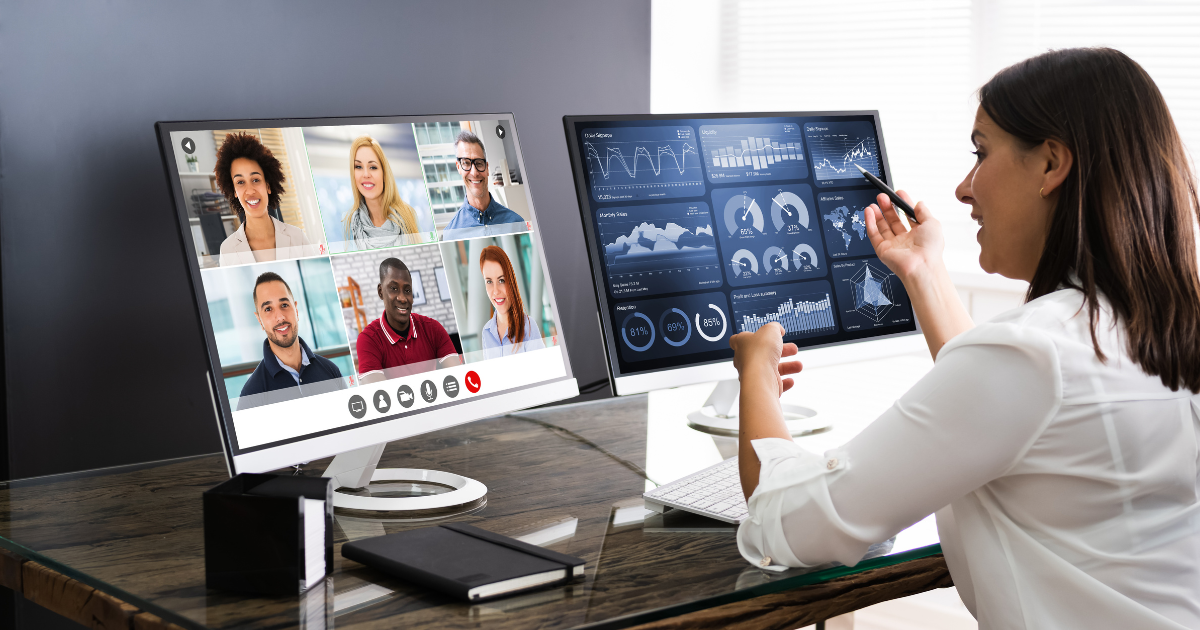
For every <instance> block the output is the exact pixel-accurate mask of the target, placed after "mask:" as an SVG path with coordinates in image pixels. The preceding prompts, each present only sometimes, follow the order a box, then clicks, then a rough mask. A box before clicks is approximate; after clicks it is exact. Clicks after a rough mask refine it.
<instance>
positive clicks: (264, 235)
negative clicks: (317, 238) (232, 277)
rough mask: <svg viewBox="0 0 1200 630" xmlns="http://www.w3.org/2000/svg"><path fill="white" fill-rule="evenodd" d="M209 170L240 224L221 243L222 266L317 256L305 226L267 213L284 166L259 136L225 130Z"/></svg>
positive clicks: (274, 203) (276, 203)
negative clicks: (214, 163)
mask: <svg viewBox="0 0 1200 630" xmlns="http://www.w3.org/2000/svg"><path fill="white" fill-rule="evenodd" d="M213 174H214V175H216V177H217V187H219V188H220V189H221V193H222V194H224V195H225V198H226V199H228V200H229V206H230V207H231V208H233V210H234V211H235V212H237V215H238V219H239V220H240V221H241V223H242V225H241V226H240V227H238V229H237V231H236V232H234V233H233V234H230V235H229V238H226V239H225V241H224V242H223V243H221V265H222V266H228V265H244V264H248V263H253V262H266V261H271V260H282V259H287V258H300V257H303V256H315V255H317V253H318V252H317V247H316V246H315V245H313V244H312V243H310V242H309V240H308V237H307V236H305V235H304V231H303V230H301V229H300V228H298V227H295V226H292V225H288V224H286V223H284V222H283V221H280V220H278V219H276V218H274V217H272V216H271V214H270V209H271V208H276V209H277V208H279V195H280V194H282V193H283V192H284V188H283V181H284V179H285V178H284V175H283V165H281V164H280V163H279V160H277V159H276V158H275V156H274V155H273V154H272V153H271V150H270V149H268V148H267V147H265V146H263V143H262V142H259V140H258V138H256V137H254V136H253V135H252V134H248V133H244V132H243V133H231V134H228V135H226V136H225V141H224V142H222V143H221V147H220V148H219V149H217V165H216V167H215V168H214V169H213Z"/></svg>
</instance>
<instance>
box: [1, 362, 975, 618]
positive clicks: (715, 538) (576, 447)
mask: <svg viewBox="0 0 1200 630" xmlns="http://www.w3.org/2000/svg"><path fill="white" fill-rule="evenodd" d="M877 363H884V362H877ZM886 363H888V364H889V365H890V366H891V368H889V369H888V371H889V372H891V376H889V378H890V379H891V380H890V381H888V382H885V383H881V384H880V386H879V387H877V388H875V391H874V393H873V394H871V395H868V396H863V395H859V394H852V392H853V391H854V389H855V388H856V387H857V386H858V385H860V384H861V382H862V381H861V379H860V377H861V376H862V369H863V368H862V365H860V366H859V368H854V366H848V367H847V366H842V367H839V368H826V369H825V371H821V370H813V371H812V372H813V374H812V375H809V374H806V375H805V377H804V378H802V379H801V387H805V386H806V385H811V386H812V387H809V388H808V389H809V391H812V392H814V394H813V397H810V398H808V399H805V400H803V401H802V402H804V404H807V405H808V406H814V407H816V408H817V409H818V410H819V411H820V412H821V413H826V412H828V413H831V414H833V415H835V416H836V415H837V414H838V413H843V412H844V413H853V414H854V416H855V419H853V420H851V419H850V417H849V416H846V417H845V418H836V417H835V418H834V420H835V424H834V427H835V429H834V430H833V431H829V432H828V433H824V434H821V435H815V436H811V438H799V441H800V443H801V444H802V445H806V446H808V447H810V448H811V449H812V450H815V451H818V452H819V451H821V450H824V449H825V448H829V447H830V446H831V445H833V444H835V443H841V442H844V441H845V440H846V439H849V437H851V436H852V435H853V434H854V433H856V432H857V430H858V429H860V428H861V426H864V425H865V424H866V422H868V421H869V420H870V419H872V418H874V417H875V415H877V414H878V412H879V411H882V408H883V407H886V406H887V405H888V404H890V401H891V400H893V399H894V398H895V396H896V395H898V394H899V393H900V392H901V391H903V389H905V388H907V387H908V385H909V384H911V382H914V381H915V380H916V379H917V378H919V377H920V376H921V375H922V374H923V373H924V371H925V370H927V369H928V365H926V364H928V363H929V361H928V359H927V358H925V359H924V360H922V359H921V358H920V357H916V356H913V357H907V358H905V357H901V358H897V359H889V360H887V362H886ZM864 365H865V364H864ZM881 367H882V366H878V365H874V364H873V365H872V369H880V368H881ZM897 374H901V375H905V376H896V375H897ZM823 380H827V381H828V383H824V382H823ZM838 383H842V385H840V386H839V385H838ZM839 387H840V388H841V389H839ZM709 388H711V386H709ZM896 390H898V391H896ZM816 392H820V399H817V398H816ZM707 393H708V392H707V390H706V389H705V388H704V387H703V386H698V387H694V388H681V389H678V390H671V391H669V392H661V393H656V394H654V395H651V396H633V397H627V398H621V399H610V400H606V401H601V402H596V403H583V404H578V405H571V406H565V407H558V408H550V409H544V410H535V411H527V412H522V413H518V414H513V415H509V416H501V417H496V418H491V419H487V420H482V421H479V422H475V423H471V424H467V425H463V426H460V427H455V428H453V429H448V430H444V431H439V432H436V433H430V434H427V435H423V436H418V437H416V438H411V439H407V440H402V441H399V442H395V443H393V444H391V445H389V447H388V449H387V451H386V452H385V454H384V456H383V460H382V461H381V463H380V464H381V466H391V467H411V468H433V469H439V470H448V471H454V472H457V473H460V474H464V475H467V476H469V477H473V478H475V479H478V480H480V481H482V482H483V483H484V484H486V485H487V486H488V495H487V498H486V504H484V505H481V506H477V507H475V508H474V509H473V511H471V512H469V513H466V514H459V515H457V516H454V517H451V518H453V519H454V520H461V521H465V522H470V523H474V524H476V525H478V526H480V527H483V528H485V529H489V530H492V531H496V532H500V533H502V534H507V535H510V536H518V537H523V538H524V539H525V540H527V541H530V542H534V543H536V544H542V545H545V546H546V547H548V548H550V549H554V550H556V551H560V552H563V553H567V554H571V555H575V556H579V557H581V558H583V559H584V560H586V562H587V573H586V577H585V578H583V579H580V580H577V581H576V582H574V583H572V584H569V585H567V586H561V587H557V588H551V589H546V590H542V591H535V592H532V593H528V594H523V595H516V596H513V597H510V598H507V599H500V600H497V601H492V602H484V603H479V604H474V605H472V604H467V603H462V602H458V601H456V600H452V599H450V598H448V597H445V596H442V595H440V594H438V593H436V592H433V591H429V590H426V589H423V588H420V587H418V586H415V585H411V584H408V583H406V582H403V581H401V580H398V579H395V578H391V577H389V576H387V575H384V574H382V573H379V572H376V571H374V570H372V569H369V568H367V567H364V566H362V565H359V564H358V563H355V562H353V561H350V560H346V559H344V558H342V557H341V553H340V547H341V544H342V543H344V542H346V541H349V540H356V539H360V538H364V537H369V536H377V535H381V534H384V533H392V532H397V531H402V530H404V529H407V528H413V527H422V526H427V525H429V524H431V522H430V521H423V522H413V521H402V520H399V519H395V518H386V517H385V518H377V517H375V516H374V515H372V514H367V513H358V514H354V515H350V514H343V513H341V512H338V513H337V514H336V516H335V525H334V542H335V549H334V567H333V571H332V572H331V574H330V575H329V577H327V578H326V580H325V583H324V585H318V586H316V587H314V588H313V589H312V590H310V591H309V592H308V593H306V594H305V595H302V596H296V597H279V598H263V597H246V596H241V595H235V594H229V593H224V592H219V591H211V590H208V589H206V588H205V586H204V548H203V531H202V521H201V502H200V495H201V493H202V492H204V491H205V490H206V489H208V488H211V487H212V486H214V485H216V484H218V483H220V482H221V481H224V480H225V479H226V478H227V474H226V471H225V463H224V460H223V458H222V457H220V456H203V457H197V458H191V459H187V460H177V461H172V462H161V463H157V464H148V465H142V466H139V467H135V468H132V469H131V468H128V467H126V468H122V469H113V470H104V471H93V472H86V473H74V474H68V475H60V476H55V477H48V478H41V479H33V480H25V481H14V482H10V483H7V484H2V485H0V583H2V584H3V585H5V586H7V587H9V588H13V589H14V590H17V592H20V593H23V594H24V595H25V597H26V598H28V599H30V600H31V601H33V602H35V603H38V604H40V605H43V606H45V607H47V608H50V609H51V610H55V611H56V612H59V613H60V614H64V615H65V616H68V617H71V618H75V619H77V620H81V621H85V622H87V623H85V625H91V626H93V627H130V628H170V627H179V628H234V627H237V628H307V629H314V628H364V629H366V628H392V627H408V628H493V627H494V628H533V627H537V628H581V627H586V628H626V627H645V628H654V627H660V626H662V627H666V626H668V625H669V626H670V627H672V628H680V627H698V628H706V627H707V628H718V627H719V628H728V627H739V624H747V625H746V627H776V626H779V627H782V626H788V627H792V628H795V627H798V626H802V625H805V624H809V623H813V622H816V621H821V620H823V619H826V618H829V617H832V616H835V615H838V614H842V613H845V612H848V611H850V610H854V609H857V608H860V607H863V606H867V605H870V604H874V603H877V602H879V601H885V600H888V599H893V598H895V597H900V596H904V595H909V594H912V593H916V592H920V591H924V590H929V589H931V588H937V587H945V586H950V585H951V583H950V578H949V575H948V573H947V571H946V568H945V564H944V561H943V560H942V558H941V549H940V547H938V545H937V544H936V532H935V531H934V532H933V533H932V534H931V533H930V532H931V531H932V530H931V526H930V523H929V522H928V521H923V522H922V523H919V524H917V525H916V526H914V527H913V528H910V530H906V531H905V532H902V533H901V534H900V535H899V536H898V537H897V539H896V540H895V542H894V544H892V545H891V548H890V550H883V551H886V553H884V555H880V556H878V557H874V558H871V559H868V560H864V561H863V562H861V563H859V564H858V565H857V566H856V567H854V568H852V569H850V568H846V567H841V566H830V567H822V568H818V569H815V570H791V571H788V572H785V573H781V574H775V573H768V572H765V571H761V570H759V569H757V568H754V567H751V566H749V565H748V564H747V563H746V562H745V560H743V559H742V558H741V556H740V555H739V554H738V551H737V545H736V541H735V531H734V529H733V528H732V526H724V525H723V524H719V523H716V522H714V521H708V520H706V519H691V518H674V517H669V516H671V515H667V516H659V515H654V516H651V517H649V518H644V517H645V516H646V515H645V514H644V511H643V510H642V509H641V508H640V504H641V503H640V497H641V493H642V492H643V491H645V489H646V488H647V487H653V486H648V484H649V483H650V482H649V481H648V480H647V477H649V478H650V479H654V480H655V481H657V482H659V483H666V482H667V481H670V480H672V479H674V478H677V477H679V476H682V475H684V474H687V473H688V472H691V471H694V470H698V469H700V468H702V467H704V466H707V465H708V464H711V463H714V462H715V461H718V460H719V456H718V455H717V454H716V453H717V451H716V448H715V446H713V445H712V441H711V439H710V438H708V436H704V435H703V434H699V433H696V432H694V431H691V430H690V429H687V428H686V421H685V420H683V421H681V420H680V418H683V416H684V415H686V413H687V412H688V411H689V410H690V409H692V408H694V407H695V406H698V405H699V403H700V402H701V401H703V399H704V397H705V395H706V394H707ZM872 396H874V398H872ZM880 405H882V407H880ZM847 410H848V411H847ZM872 414H873V415H872ZM856 427H857V428H856ZM805 440H811V442H805ZM325 463H326V462H324V461H320V462H312V463H311V464H310V465H308V466H306V467H305V474H311V475H317V474H319V473H320V471H322V470H323V469H324V464H325ZM97 620H103V624H104V625H102V626H101V625H98V624H99V623H100V621H97Z"/></svg>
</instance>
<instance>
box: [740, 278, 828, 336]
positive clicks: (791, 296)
mask: <svg viewBox="0 0 1200 630" xmlns="http://www.w3.org/2000/svg"><path fill="white" fill-rule="evenodd" d="M832 293H833V292H832V291H831V290H830V286H829V283H828V282H826V281H824V280H818V281H815V282H798V283H793V284H782V285H775V286H770V287H762V288H757V289H741V290H738V291H734V292H733V293H731V294H730V296H729V297H730V299H731V300H732V302H733V317H734V321H735V322H736V323H737V329H738V332H754V331H756V330H758V329H759V328H761V327H762V326H763V325H765V324H768V323H770V322H778V323H779V325H781V326H783V330H784V331H785V332H784V338H785V339H788V340H792V339H799V338H803V337H813V336H817V335H830V334H833V333H835V332H837V322H836V321H835V319H834V314H833V298H832Z"/></svg>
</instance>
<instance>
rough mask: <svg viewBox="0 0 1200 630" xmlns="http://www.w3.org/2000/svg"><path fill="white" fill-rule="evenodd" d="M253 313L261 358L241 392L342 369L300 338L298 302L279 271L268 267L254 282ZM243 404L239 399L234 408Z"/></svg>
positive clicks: (257, 391)
mask: <svg viewBox="0 0 1200 630" xmlns="http://www.w3.org/2000/svg"><path fill="white" fill-rule="evenodd" d="M252 295H253V298H254V317H255V318H256V319H258V325H259V326H262V329H263V332H264V333H266V334H267V338H266V339H264V340H263V358H262V361H260V362H259V363H258V367H256V368H254V372H253V373H252V374H250V378H248V379H246V383H245V384H244V385H242V393H241V396H242V398H243V399H245V397H246V396H253V395H255V394H262V393H264V392H272V391H275V390H279V389H287V388H289V387H297V386H299V385H308V384H310V383H317V382H320V381H327V380H329V379H335V378H336V379H340V378H341V377H342V371H341V370H339V369H338V366H337V365H335V364H334V363H333V362H332V361H330V360H329V359H326V358H325V357H322V356H319V355H317V354H315V353H314V352H313V351H312V350H311V349H309V347H308V344H306V343H304V340H303V339H301V338H300V332H299V323H300V321H299V320H300V318H299V316H298V315H297V313H296V309H297V308H299V303H298V302H297V301H296V300H295V298H294V297H292V289H291V287H289V286H288V283H287V282H285V281H284V279H283V278H281V277H280V276H279V274H277V273H275V272H272V271H268V272H266V273H263V274H262V275H260V276H258V279H257V280H256V281H255V282H254V293H253V294H252ZM244 408H246V407H245V406H243V405H242V404H241V402H240V401H239V403H238V409H244Z"/></svg>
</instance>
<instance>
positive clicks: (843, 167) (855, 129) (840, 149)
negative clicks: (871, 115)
mask: <svg viewBox="0 0 1200 630" xmlns="http://www.w3.org/2000/svg"><path fill="white" fill-rule="evenodd" d="M804 139H805V142H807V143H808V151H809V153H810V154H811V155H812V164H813V178H814V179H815V180H816V182H817V185H818V186H829V185H842V186H844V185H846V184H847V182H846V180H853V182H854V183H864V184H865V183H867V182H866V180H865V179H864V178H863V176H862V173H860V172H859V171H858V168H856V166H861V167H863V168H864V169H866V170H867V171H868V172H869V173H871V174H872V175H875V176H876V177H879V176H880V174H879V173H880V167H879V165H880V160H879V143H878V142H877V141H876V139H875V124H874V123H872V122H869V121H851V122H814V123H805V124H804Z"/></svg>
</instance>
